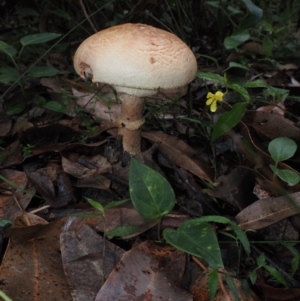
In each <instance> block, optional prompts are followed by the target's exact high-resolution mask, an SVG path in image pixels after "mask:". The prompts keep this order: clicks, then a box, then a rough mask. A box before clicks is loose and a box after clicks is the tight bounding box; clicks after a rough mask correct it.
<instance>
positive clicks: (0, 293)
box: [0, 291, 13, 301]
mask: <svg viewBox="0 0 300 301" xmlns="http://www.w3.org/2000/svg"><path fill="white" fill-rule="evenodd" d="M0 297H1V298H2V299H3V300H4V301H13V300H12V299H10V298H9V297H8V296H7V295H6V294H5V293H4V292H3V291H0Z"/></svg>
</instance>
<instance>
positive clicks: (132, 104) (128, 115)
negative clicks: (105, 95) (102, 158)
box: [117, 93, 145, 155]
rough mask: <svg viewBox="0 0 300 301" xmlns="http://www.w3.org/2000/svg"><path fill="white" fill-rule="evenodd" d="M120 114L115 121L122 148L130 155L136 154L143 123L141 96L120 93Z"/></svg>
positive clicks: (138, 151)
mask: <svg viewBox="0 0 300 301" xmlns="http://www.w3.org/2000/svg"><path fill="white" fill-rule="evenodd" d="M120 100H121V101H122V104H121V115H120V118H119V120H118V122H117V124H118V126H119V131H118V134H119V135H121V136H123V150H124V151H126V152H128V153H129V154H130V155H137V154H138V153H140V152H141V130H140V127H141V126H142V125H143V124H144V122H145V119H144V117H143V109H144V100H143V98H140V97H137V96H132V95H128V94H125V93H124V94H122V95H121V96H120Z"/></svg>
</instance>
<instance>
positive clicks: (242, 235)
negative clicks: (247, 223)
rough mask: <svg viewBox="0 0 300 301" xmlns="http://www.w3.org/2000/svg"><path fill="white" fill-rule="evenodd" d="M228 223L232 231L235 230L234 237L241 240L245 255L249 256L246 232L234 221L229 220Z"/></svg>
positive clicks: (249, 250)
mask: <svg viewBox="0 0 300 301" xmlns="http://www.w3.org/2000/svg"><path fill="white" fill-rule="evenodd" d="M229 224H230V226H231V228H232V229H233V231H234V232H235V235H236V237H237V238H238V240H239V241H240V242H241V244H242V246H243V248H244V249H245V251H246V253H247V255H248V256H249V255H250V253H251V249H250V243H249V240H248V237H247V235H246V233H245V232H244V231H243V230H242V229H241V228H240V227H239V226H238V225H237V224H236V223H234V222H232V221H230V222H229Z"/></svg>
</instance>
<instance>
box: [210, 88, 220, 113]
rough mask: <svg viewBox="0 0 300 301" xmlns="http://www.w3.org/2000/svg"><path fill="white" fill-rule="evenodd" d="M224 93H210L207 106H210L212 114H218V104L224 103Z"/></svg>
mask: <svg viewBox="0 0 300 301" xmlns="http://www.w3.org/2000/svg"><path fill="white" fill-rule="evenodd" d="M223 97H224V93H222V92H221V91H217V92H216V93H215V94H213V93H211V92H208V93H207V96H206V98H207V101H206V105H207V106H210V110H211V111H212V112H216V110H217V103H218V102H221V101H223Z"/></svg>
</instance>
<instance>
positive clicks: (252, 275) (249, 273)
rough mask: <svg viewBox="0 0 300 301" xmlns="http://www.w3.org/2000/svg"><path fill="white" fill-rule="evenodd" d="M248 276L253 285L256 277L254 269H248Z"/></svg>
mask: <svg viewBox="0 0 300 301" xmlns="http://www.w3.org/2000/svg"><path fill="white" fill-rule="evenodd" d="M248 277H249V279H250V281H251V283H252V284H253V285H254V284H255V282H256V279H257V274H256V271H250V272H248Z"/></svg>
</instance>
